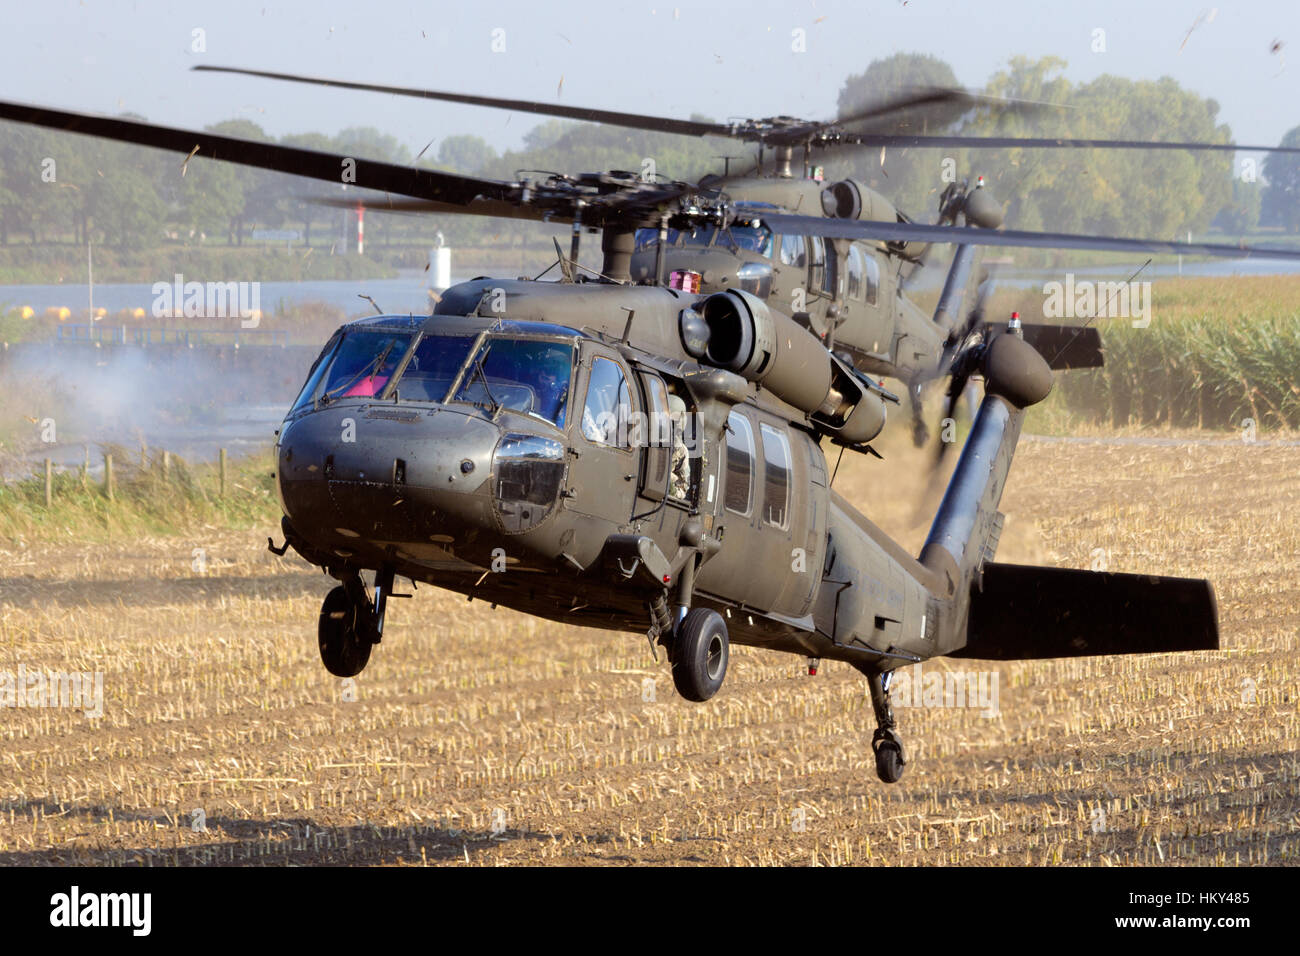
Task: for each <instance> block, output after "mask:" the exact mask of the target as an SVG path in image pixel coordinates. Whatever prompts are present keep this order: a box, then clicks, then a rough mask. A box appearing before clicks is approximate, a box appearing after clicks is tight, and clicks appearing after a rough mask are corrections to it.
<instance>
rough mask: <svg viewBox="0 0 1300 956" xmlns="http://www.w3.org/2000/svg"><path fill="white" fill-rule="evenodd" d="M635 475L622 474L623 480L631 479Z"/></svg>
mask: <svg viewBox="0 0 1300 956" xmlns="http://www.w3.org/2000/svg"><path fill="white" fill-rule="evenodd" d="M635 477H636V475H624V476H623V480H624V481H631V480H632V479H633V478H635Z"/></svg>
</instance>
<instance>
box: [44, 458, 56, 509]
mask: <svg viewBox="0 0 1300 956" xmlns="http://www.w3.org/2000/svg"><path fill="white" fill-rule="evenodd" d="M53 505H54V465H53V463H52V462H51V461H50V460H49V459H48V458H46V459H45V507H47V508H49V507H52V506H53Z"/></svg>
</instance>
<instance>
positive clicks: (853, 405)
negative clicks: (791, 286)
mask: <svg viewBox="0 0 1300 956" xmlns="http://www.w3.org/2000/svg"><path fill="white" fill-rule="evenodd" d="M681 336H682V343H683V345H684V346H685V347H686V351H687V352H688V353H690V354H691V355H692V356H693V357H694V358H696V359H698V360H700V361H701V362H704V363H707V364H709V365H713V366H716V367H718V368H723V369H726V370H727V371H729V372H735V373H736V374H737V375H740V376H741V377H742V378H744V379H745V380H746V381H750V382H754V383H756V384H760V385H762V386H763V387H764V388H766V389H767V390H768V391H770V392H771V393H772V394H773V395H775V396H776V397H777V398H779V399H781V401H783V402H786V403H787V404H789V405H793V406H794V407H795V408H797V409H799V410H800V411H801V412H804V413H805V414H807V415H808V416H809V417H810V418H811V419H812V420H813V422H814V423H815V424H816V425H817V426H818V427H819V428H820V429H821V430H822V431H824V432H826V433H827V434H830V435H833V436H834V437H836V438H841V439H843V440H845V441H848V442H852V443H859V442H866V441H870V440H871V439H873V438H875V437H876V436H877V435H878V434H880V431H881V429H883V428H884V427H885V417H886V415H885V403H884V400H883V399H882V398H881V397H880V396H879V395H877V394H876V393H875V392H873V391H871V390H870V389H868V388H867V387H866V386H865V385H864V384H863V383H862V382H861V381H860V380H859V379H858V377H857V376H856V374H855V373H854V372H853V371H852V370H851V369H850V368H849V367H848V366H847V365H845V364H844V363H843V362H841V361H840V360H839V359H837V358H836V357H835V356H834V355H832V354H831V353H830V352H828V351H827V350H826V347H825V346H824V345H823V344H822V343H821V341H820V340H819V339H818V338H817V337H816V336H815V335H813V334H812V333H811V332H809V331H808V330H807V329H805V328H804V327H803V326H801V325H799V324H798V323H797V322H795V321H794V320H793V319H792V318H790V317H789V316H787V315H785V314H784V313H781V312H776V311H774V310H772V309H769V308H768V307H767V304H766V303H764V302H763V300H761V299H759V298H758V297H757V296H754V295H751V294H750V293H748V292H742V291H740V290H739V289H729V290H727V291H726V292H718V293H715V294H713V295H711V296H708V297H707V298H705V299H703V300H702V301H700V302H698V303H696V305H695V307H694V308H692V309H686V310H683V312H682V315H681Z"/></svg>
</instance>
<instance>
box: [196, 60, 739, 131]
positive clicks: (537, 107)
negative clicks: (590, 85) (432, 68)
mask: <svg viewBox="0 0 1300 956" xmlns="http://www.w3.org/2000/svg"><path fill="white" fill-rule="evenodd" d="M192 69H194V70H202V71H203V72H205V73H235V74H241V75H243V76H259V77H262V78H263V79H268V80H286V81H288V82H290V83H307V84H311V85H314V86H330V87H334V88H335V89H342V90H364V91H367V92H370V93H390V94H392V95H394V96H413V97H416V98H417V99H425V100H442V101H444V102H447V103H464V104H466V105H468V106H491V107H494V108H496V109H501V110H517V111H518V112H521V113H536V114H539V115H541V116H558V117H561V118H562V119H575V120H584V121H586V122H589V123H609V124H611V125H614V126H627V127H630V128H632V129H644V130H651V131H653V132H656V133H680V134H682V135H684V136H730V135H732V129H731V127H729V126H725V125H723V124H721V123H704V122H699V121H697V120H681V119H666V118H664V117H660V116H646V115H643V114H640V113H622V112H617V111H614V110H596V109H589V108H587V107H583V106H559V105H557V104H554V103H541V102H538V101H536V100H511V99H501V98H499V97H495V96H470V95H468V94H465V93H447V92H443V91H441V90H420V89H415V88H412V87H407V86H384V85H382V84H378V83H354V82H351V81H348V80H330V79H326V78H324V77H316V76H298V75H295V74H292V73H272V72H269V71H266V70H245V69H241V68H239V67H233V66H195V67H192Z"/></svg>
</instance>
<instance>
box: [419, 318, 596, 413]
mask: <svg viewBox="0 0 1300 956" xmlns="http://www.w3.org/2000/svg"><path fill="white" fill-rule="evenodd" d="M416 351H417V352H418V351H419V350H418V349H417V350H416ZM572 377H573V346H572V345H569V344H568V343H565V342H548V341H545V340H542V339H520V338H514V337H512V336H509V335H492V336H489V337H488V338H487V340H486V341H485V342H484V343H483V346H482V347H481V348H480V349H479V350H478V352H476V353H475V355H474V357H473V358H472V359H470V362H469V365H468V366H467V367H466V369H465V374H464V376H463V377H462V378H461V383H460V387H459V388H457V390H456V394H455V396H454V397H453V398H452V401H455V402H468V403H470V404H472V405H480V406H482V407H484V408H488V409H491V410H493V411H496V410H497V409H499V408H507V409H510V410H511V411H516V412H522V413H523V414H525V415H533V416H535V417H537V418H542V419H545V420H546V421H548V422H550V423H552V424H553V425H556V426H557V427H559V428H563V427H564V419H565V413H566V411H567V409H568V403H569V382H570V380H571V379H572ZM402 381H403V382H404V381H405V376H403V377H402Z"/></svg>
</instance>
